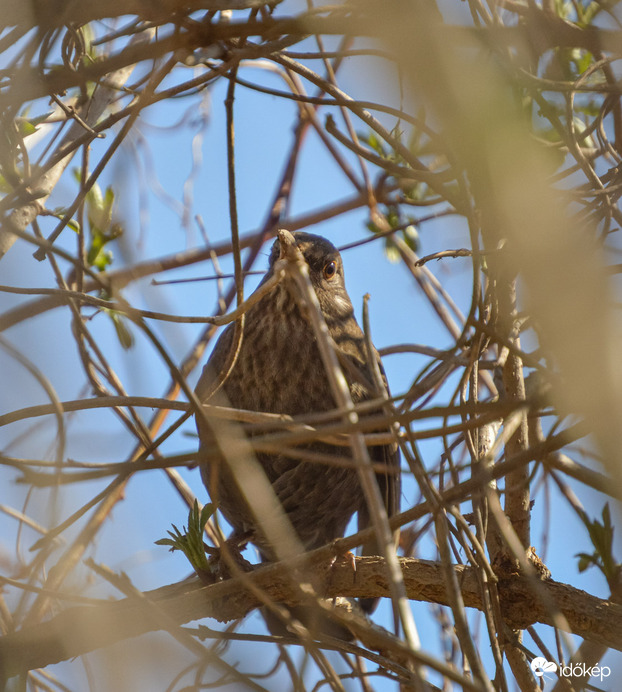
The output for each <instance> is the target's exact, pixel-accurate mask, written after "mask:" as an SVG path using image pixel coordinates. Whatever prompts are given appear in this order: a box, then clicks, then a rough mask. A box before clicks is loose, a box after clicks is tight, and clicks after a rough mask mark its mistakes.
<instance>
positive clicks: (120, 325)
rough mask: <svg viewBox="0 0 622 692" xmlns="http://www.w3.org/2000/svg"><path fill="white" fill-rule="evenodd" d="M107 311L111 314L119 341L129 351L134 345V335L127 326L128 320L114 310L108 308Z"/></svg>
mask: <svg viewBox="0 0 622 692" xmlns="http://www.w3.org/2000/svg"><path fill="white" fill-rule="evenodd" d="M106 312H107V313H108V314H109V315H110V319H111V320H112V324H113V325H114V328H115V331H116V332H117V338H118V339H119V343H120V344H121V346H122V347H123V348H124V349H125V350H126V351H129V349H130V348H132V346H133V345H134V335H133V334H132V332H131V331H130V330H129V329H128V327H127V320H126V319H125V318H124V317H123V316H122V315H120V314H119V313H118V312H115V311H114V310H106Z"/></svg>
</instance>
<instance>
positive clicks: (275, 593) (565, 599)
mask: <svg viewBox="0 0 622 692" xmlns="http://www.w3.org/2000/svg"><path fill="white" fill-rule="evenodd" d="M325 554H326V550H325V549H324V550H322V551H317V557H320V556H324V557H325ZM298 562H300V560H298ZM314 562H315V568H314V569H313V571H312V574H313V580H314V582H315V583H316V584H317V585H318V586H317V588H318V591H319V592H320V593H322V594H323V595H324V596H326V597H333V596H338V595H341V596H351V597H363V596H365V597H376V596H388V595H389V585H388V583H387V579H386V568H385V566H384V561H383V560H382V559H381V558H377V557H359V558H357V560H356V563H357V571H356V575H354V573H353V571H352V568H351V566H350V564H349V562H348V561H340V560H338V561H337V562H336V563H335V564H334V565H333V567H332V568H331V569H329V570H327V568H326V560H325V559H324V560H323V561H321V562H318V560H317V559H315V560H314ZM400 563H401V566H402V570H403V573H404V582H405V586H406V590H407V593H408V597H409V598H410V599H411V600H417V601H427V602H431V603H439V604H442V605H446V604H447V594H446V589H445V581H444V576H443V571H442V566H441V564H440V563H437V562H431V561H428V560H415V559H412V558H401V559H400ZM454 569H455V571H456V577H457V579H458V582H459V584H460V589H461V593H462V597H463V599H464V603H465V605H466V606H467V607H471V608H477V609H481V608H482V602H481V598H480V594H479V590H478V585H477V579H476V575H475V573H474V571H473V570H472V569H471V568H469V567H465V566H462V565H456V566H455V568H454ZM310 574H311V571H310V570H306V571H305V581H307V580H308V578H309V576H310ZM290 575H291V571H290V568H289V567H288V566H287V565H284V564H279V565H270V566H266V567H262V568H260V569H257V570H256V571H255V572H253V573H252V575H246V576H251V578H252V579H253V582H254V584H255V585H256V586H257V587H259V588H260V589H262V591H263V592H264V593H265V594H266V596H267V597H269V598H271V599H274V600H275V601H279V602H289V603H290V604H291V603H295V602H296V599H297V597H298V594H299V593H300V591H299V589H298V588H295V587H294V585H292V583H291V576H290ZM542 584H543V587H544V589H545V591H546V594H547V597H548V599H547V600H548V603H547V604H544V603H542V602H539V601H538V600H536V598H535V597H534V595H533V593H532V591H531V589H530V586H529V583H528V581H527V580H525V579H523V578H521V577H518V576H516V577H514V578H511V579H509V580H507V581H504V582H501V583H499V585H498V588H499V595H500V602H501V609H502V614H503V617H504V619H505V621H506V623H507V625H508V626H509V627H511V628H513V629H524V628H525V627H527V626H528V625H530V624H534V623H536V622H540V623H544V624H548V625H552V624H553V619H552V614H551V611H553V610H555V609H558V610H559V611H561V612H562V613H563V615H564V617H565V618H566V621H567V622H568V624H569V626H570V629H571V631H572V632H574V633H575V634H578V635H579V636H581V637H584V638H586V639H589V640H591V641H594V642H597V643H601V644H603V645H605V646H607V647H611V648H615V649H618V650H622V606H621V605H618V604H615V603H612V602H610V601H606V600H602V599H599V598H596V597H594V596H591V595H590V594H588V593H586V592H585V591H581V590H579V589H575V588H573V587H571V586H569V585H567V584H561V583H559V582H555V581H546V582H542ZM144 596H145V598H144V599H123V600H120V601H117V602H115V603H105V604H103V605H101V606H79V607H75V608H70V609H68V610H66V611H65V612H63V613H61V614H60V615H57V616H56V617H54V618H53V619H52V620H49V621H48V622H44V623H41V624H37V625H36V626H34V627H28V628H26V629H24V630H21V631H19V632H15V633H12V634H8V635H5V636H4V637H2V638H0V671H3V673H4V675H5V676H6V677H10V676H12V675H16V674H18V673H20V672H22V671H25V670H31V669H34V668H41V667H44V666H47V665H50V664H52V663H57V662H59V661H63V660H67V659H69V658H73V657H75V656H80V655H82V654H85V653H87V652H89V651H93V650H94V649H97V648H100V647H104V646H108V645H110V644H113V643H115V642H118V641H122V640H123V639H127V638H130V637H136V636H138V635H141V634H144V633H147V632H151V631H155V630H159V629H163V628H164V627H165V626H167V625H168V624H170V622H175V623H178V624H183V623H186V622H190V621H191V620H197V619H199V618H205V617H211V618H216V619H218V620H221V621H228V620H232V619H238V618H241V617H243V616H244V615H246V614H247V613H248V612H249V611H250V610H252V609H253V608H256V607H258V606H259V605H260V603H259V601H258V599H257V598H256V597H255V596H253V595H252V594H251V593H249V592H248V591H245V590H243V589H242V587H241V584H240V581H238V580H236V579H230V580H227V581H224V582H220V583H218V584H214V585H211V586H205V585H203V584H202V583H201V582H199V580H198V579H197V580H193V581H186V582H182V583H179V584H172V585H170V586H165V587H162V588H160V589H156V590H154V591H149V592H146V593H145V594H144ZM155 606H157V607H155ZM163 616H164V617H163ZM165 623H166V624H165Z"/></svg>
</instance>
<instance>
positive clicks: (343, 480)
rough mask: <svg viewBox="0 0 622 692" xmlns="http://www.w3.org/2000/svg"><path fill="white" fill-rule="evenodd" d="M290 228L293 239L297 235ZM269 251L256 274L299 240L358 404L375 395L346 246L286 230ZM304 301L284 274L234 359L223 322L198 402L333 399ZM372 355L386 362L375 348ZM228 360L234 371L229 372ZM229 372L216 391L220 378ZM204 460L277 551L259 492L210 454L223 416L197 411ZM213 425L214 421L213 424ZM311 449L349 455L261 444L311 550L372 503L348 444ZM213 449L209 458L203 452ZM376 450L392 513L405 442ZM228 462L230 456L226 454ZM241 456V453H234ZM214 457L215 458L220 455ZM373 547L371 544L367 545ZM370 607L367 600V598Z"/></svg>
mask: <svg viewBox="0 0 622 692" xmlns="http://www.w3.org/2000/svg"><path fill="white" fill-rule="evenodd" d="M292 235H293V239H292ZM279 238H280V240H277V241H276V242H275V243H274V245H273V247H272V252H271V254H270V261H269V267H268V271H267V273H266V275H265V277H264V279H263V281H262V283H261V284H260V286H261V285H263V284H265V283H266V281H268V280H269V279H270V278H271V277H272V276H273V275H274V271H275V264H276V262H277V260H279V258H281V257H284V256H285V255H286V254H287V247H286V245H287V244H288V243H293V241H294V239H295V243H296V245H297V247H298V249H299V250H300V251H301V252H302V255H303V257H304V260H305V262H306V263H307V265H308V271H309V277H310V280H311V283H312V286H313V288H314V290H315V294H316V296H317V298H318V302H319V305H320V308H321V311H322V314H323V316H324V319H325V321H326V325H327V327H328V330H329V333H330V336H331V337H332V339H333V341H334V343H335V345H336V349H337V355H338V357H339V360H340V363H341V365H342V369H343V372H344V376H345V378H346V381H347V383H348V386H349V389H350V394H351V396H352V400H353V402H354V403H355V404H357V403H360V402H363V401H366V400H369V399H375V398H378V393H377V392H375V391H374V387H373V385H372V384H371V383H373V382H374V377H373V372H372V369H371V367H370V364H369V359H368V356H367V348H366V344H365V337H364V335H363V332H362V331H361V328H360V327H359V325H358V324H357V322H356V319H355V317H354V310H353V308H352V303H351V301H350V298H349V296H348V293H347V291H346V287H345V282H344V271H343V263H342V260H341V255H340V254H339V252H338V250H337V249H336V248H335V246H334V245H333V244H332V243H331V242H330V241H328V240H326V239H325V238H322V237H320V236H317V235H311V234H309V233H302V232H298V233H294V234H291V235H290V234H289V233H288V232H287V231H285V232H283V231H281V232H280V234H279ZM306 314H307V309H305V308H303V309H301V307H300V298H299V297H298V293H297V288H296V286H294V285H293V280H292V279H291V278H290V277H288V276H287V275H286V276H285V278H284V279H283V280H282V281H281V282H279V283H278V284H277V285H276V286H275V287H274V288H273V289H272V290H270V291H269V292H268V293H267V294H266V295H264V296H263V297H262V298H261V299H260V300H259V301H258V302H257V303H255V304H254V305H252V307H250V308H249V310H248V311H247V313H246V317H245V323H244V330H243V338H242V341H241V345H240V346H239V352H238V353H237V355H236V356H235V359H234V360H232V357H233V354H232V353H231V350H232V348H234V347H235V346H236V344H235V340H234V325H233V324H231V325H229V326H228V327H227V329H225V331H224V332H223V334H222V335H221V336H220V338H219V339H218V342H217V343H216V346H215V347H214V350H213V352H212V354H211V357H210V359H209V361H208V363H207V365H206V366H205V368H204V370H203V373H202V375H201V378H200V380H199V383H198V385H197V389H196V393H197V397H198V398H199V400H200V401H201V403H207V402H208V401H209V403H217V404H221V405H223V404H224V405H228V406H231V407H233V408H237V409H246V410H250V411H260V412H265V413H277V414H288V415H290V416H298V415H301V414H312V413H318V412H324V411H330V410H331V409H335V408H336V405H335V399H334V398H333V394H332V390H331V386H330V382H329V379H328V377H327V375H326V372H325V368H324V364H323V360H322V357H321V355H320V351H319V348H318V343H317V340H316V337H315V333H314V330H313V327H312V325H311V323H310V321H309V319H308V317H306V316H305V315H306ZM371 357H372V358H374V359H376V361H377V362H378V365H379V366H380V371H381V373H382V378H383V381H384V386H385V388H386V380H385V377H384V372H383V371H382V366H381V365H380V360H379V356H378V353H377V352H376V350H375V349H373V354H372V355H371ZM226 370H229V372H228V373H227V372H225V371H226ZM223 377H224V378H225V379H224V382H223V383H222V386H221V387H220V389H219V390H218V391H217V393H216V395H215V396H213V397H211V398H210V393H211V391H213V390H214V388H215V386H217V385H218V384H219V383H220V382H221V381H222V378H223ZM196 420H197V428H198V432H199V440H200V448H199V463H200V464H201V475H202V478H203V482H204V483H205V486H206V488H207V490H208V492H209V493H210V496H211V498H212V499H213V500H214V501H215V502H216V503H217V505H218V508H219V509H220V511H221V512H222V514H223V515H224V516H225V518H226V519H227V521H228V522H229V524H231V526H232V527H233V529H234V533H235V534H238V535H243V534H245V535H250V536H251V538H250V540H251V541H252V542H253V543H254V544H255V545H256V546H257V547H258V549H259V552H260V554H261V556H262V559H263V560H264V561H270V560H274V559H275V551H274V549H273V546H271V545H270V543H269V541H268V540H267V538H266V536H265V535H263V534H262V530H261V527H260V526H258V525H257V521H256V520H255V518H254V516H253V512H252V511H251V503H252V502H253V497H244V496H243V494H242V493H241V492H240V490H239V488H238V484H237V483H236V481H235V480H234V477H233V475H232V473H231V471H230V470H229V467H228V464H227V463H222V462H215V461H213V459H214V456H213V451H214V441H215V437H217V435H215V432H214V431H215V430H216V428H217V426H219V423H218V421H212V422H209V423H206V421H205V420H204V419H202V418H201V417H199V416H197V419H196ZM214 426H216V427H214ZM302 448H303V449H304V450H305V451H308V452H312V453H315V454H318V455H322V456H323V457H329V458H333V459H334V460H335V461H336V462H339V461H340V460H341V461H345V462H346V463H345V464H343V465H339V464H338V463H336V464H334V465H330V464H325V463H324V464H323V463H321V460H318V461H316V460H313V461H310V460H301V459H297V458H290V457H288V456H287V454H279V453H269V454H268V453H264V452H260V453H258V454H257V455H256V456H257V460H258V462H259V464H260V465H261V467H262V468H263V470H264V472H265V475H266V477H267V480H268V481H269V483H270V485H271V486H272V489H273V490H274V493H275V495H276V497H277V498H278V500H279V501H280V503H281V505H282V508H283V510H284V512H285V514H286V515H287V517H288V519H289V521H290V522H291V525H292V527H293V529H294V531H295V532H296V534H297V536H298V538H299V540H300V542H301V543H302V545H303V546H304V548H306V549H307V550H312V549H314V548H317V547H319V546H321V545H324V544H325V543H328V542H330V541H332V540H334V539H336V538H340V537H342V536H343V535H344V532H345V529H346V526H347V524H348V522H349V521H350V519H351V518H352V516H353V515H354V513H355V512H358V516H359V527H360V528H365V527H366V526H367V525H368V524H369V512H368V510H367V505H366V502H365V498H364V494H363V491H362V488H361V485H360V483H359V478H358V475H357V471H356V469H355V468H354V465H353V463H352V456H351V451H350V447H348V446H336V445H330V444H327V443H324V442H312V443H308V444H306V445H304V446H303V447H302ZM208 453H210V454H211V456H210V458H211V459H212V461H209V460H208V459H207V457H208ZM369 454H370V457H371V460H372V461H373V462H375V463H379V464H383V465H384V466H385V468H386V472H382V471H380V472H377V474H376V478H377V480H378V485H379V487H380V491H381V495H382V498H383V500H384V504H385V507H386V510H387V513H388V514H389V516H391V515H392V514H395V513H397V511H398V509H399V497H400V476H399V452H398V449H397V446H396V445H395V444H388V445H379V446H374V447H369ZM229 463H231V460H229ZM233 463H235V460H233ZM215 464H216V465H215ZM364 552H365V553H367V554H374V553H376V552H377V549H376V548H375V545H374V544H369V545H368V546H366V547H365V548H364ZM366 605H367V608H368V609H369V608H370V606H371V605H372V604H371V602H367V603H366Z"/></svg>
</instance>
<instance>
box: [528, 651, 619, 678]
mask: <svg viewBox="0 0 622 692" xmlns="http://www.w3.org/2000/svg"><path fill="white" fill-rule="evenodd" d="M529 665H530V666H531V670H532V671H533V674H534V675H535V676H536V677H537V678H541V677H542V676H543V675H544V674H545V673H557V674H558V675H559V677H560V678H572V677H574V678H583V679H585V680H589V679H590V678H600V681H601V682H602V681H603V680H604V679H605V678H608V677H609V676H610V675H611V668H609V666H592V667H591V668H590V667H588V666H586V665H585V663H574V664H570V665H560V666H558V665H557V663H553V661H547V660H546V658H543V657H542V656H538V657H537V658H534V659H533V661H532V662H531V663H530V664H529Z"/></svg>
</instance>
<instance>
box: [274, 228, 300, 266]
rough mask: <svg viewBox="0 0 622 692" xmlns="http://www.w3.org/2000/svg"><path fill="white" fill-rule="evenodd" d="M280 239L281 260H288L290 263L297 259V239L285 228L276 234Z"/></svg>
mask: <svg viewBox="0 0 622 692" xmlns="http://www.w3.org/2000/svg"><path fill="white" fill-rule="evenodd" d="M276 234H277V236H278V239H279V248H280V251H281V252H280V255H279V259H286V260H289V261H290V262H291V261H293V260H295V259H297V252H298V246H297V245H296V239H295V238H294V236H293V235H292V234H291V233H290V232H289V231H286V230H285V229H284V228H280V229H279V230H278V231H277V232H276Z"/></svg>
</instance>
